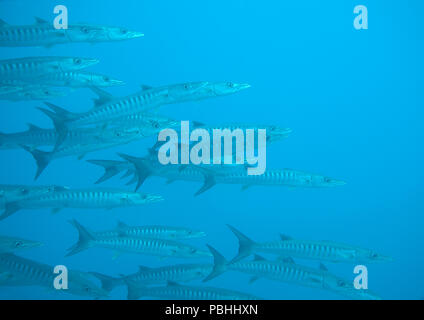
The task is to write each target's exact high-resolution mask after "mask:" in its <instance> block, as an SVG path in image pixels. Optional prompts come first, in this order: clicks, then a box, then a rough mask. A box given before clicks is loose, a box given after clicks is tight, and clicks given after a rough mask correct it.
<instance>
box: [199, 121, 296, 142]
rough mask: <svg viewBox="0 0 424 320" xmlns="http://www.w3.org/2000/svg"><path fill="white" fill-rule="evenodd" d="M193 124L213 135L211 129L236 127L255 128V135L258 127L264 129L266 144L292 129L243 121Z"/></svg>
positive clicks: (232, 129) (282, 137)
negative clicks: (219, 123)
mask: <svg viewBox="0 0 424 320" xmlns="http://www.w3.org/2000/svg"><path fill="white" fill-rule="evenodd" d="M193 125H194V127H195V128H196V129H205V130H206V131H208V133H209V135H210V136H213V130H225V129H227V130H230V131H234V130H236V129H241V130H243V132H245V131H246V130H247V129H255V135H257V131H258V130H259V129H265V130H266V141H267V144H269V143H273V142H277V141H280V140H282V139H285V138H287V137H288V136H289V135H290V134H291V133H292V130H291V129H290V128H282V127H278V126H274V125H257V124H255V125H253V124H245V123H228V124H221V125H206V124H203V123H197V122H194V123H193ZM255 147H257V146H255Z"/></svg>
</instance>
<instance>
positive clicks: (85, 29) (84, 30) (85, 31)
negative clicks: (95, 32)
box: [81, 27, 89, 33]
mask: <svg viewBox="0 0 424 320" xmlns="http://www.w3.org/2000/svg"><path fill="white" fill-rule="evenodd" d="M81 31H82V32H83V33H88V32H89V30H88V28H86V27H82V28H81Z"/></svg>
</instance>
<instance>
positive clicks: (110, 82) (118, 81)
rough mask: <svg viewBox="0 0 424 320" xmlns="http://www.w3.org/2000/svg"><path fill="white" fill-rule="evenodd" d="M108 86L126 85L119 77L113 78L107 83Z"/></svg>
mask: <svg viewBox="0 0 424 320" xmlns="http://www.w3.org/2000/svg"><path fill="white" fill-rule="evenodd" d="M107 85H108V86H124V85H125V82H124V81H122V80H118V79H111V80H109V81H108V83H107Z"/></svg>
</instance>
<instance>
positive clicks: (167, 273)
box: [92, 264, 213, 292]
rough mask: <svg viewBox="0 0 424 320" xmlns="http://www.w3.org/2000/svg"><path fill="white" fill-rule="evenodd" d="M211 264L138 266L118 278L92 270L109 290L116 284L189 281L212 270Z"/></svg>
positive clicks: (137, 284) (154, 283) (133, 284)
mask: <svg viewBox="0 0 424 320" xmlns="http://www.w3.org/2000/svg"><path fill="white" fill-rule="evenodd" d="M212 269H213V265H211V264H179V265H173V266H167V267H159V268H148V267H144V266H140V267H139V271H138V272H136V273H134V274H130V275H127V276H122V277H119V278H114V277H110V276H107V275H104V274H101V273H97V272H92V274H93V275H95V276H96V277H98V278H99V280H100V281H101V283H102V288H103V289H104V290H106V291H108V292H109V291H111V290H113V289H114V288H116V287H118V286H124V285H125V286H139V285H158V284H166V283H168V282H169V281H174V282H189V281H194V280H201V279H204V278H205V277H206V276H207V275H209V274H210V273H211V272H212Z"/></svg>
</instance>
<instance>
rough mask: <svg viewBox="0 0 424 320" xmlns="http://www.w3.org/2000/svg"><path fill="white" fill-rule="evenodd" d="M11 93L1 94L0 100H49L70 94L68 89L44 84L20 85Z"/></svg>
mask: <svg viewBox="0 0 424 320" xmlns="http://www.w3.org/2000/svg"><path fill="white" fill-rule="evenodd" d="M18 88H20V89H19V90H15V91H13V92H10V93H5V94H0V100H8V101H15V102H16V101H34V100H47V99H53V98H57V97H64V96H67V95H68V94H69V92H68V91H64V90H56V89H51V88H48V87H44V86H32V85H31V86H26V87H22V88H21V87H18Z"/></svg>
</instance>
